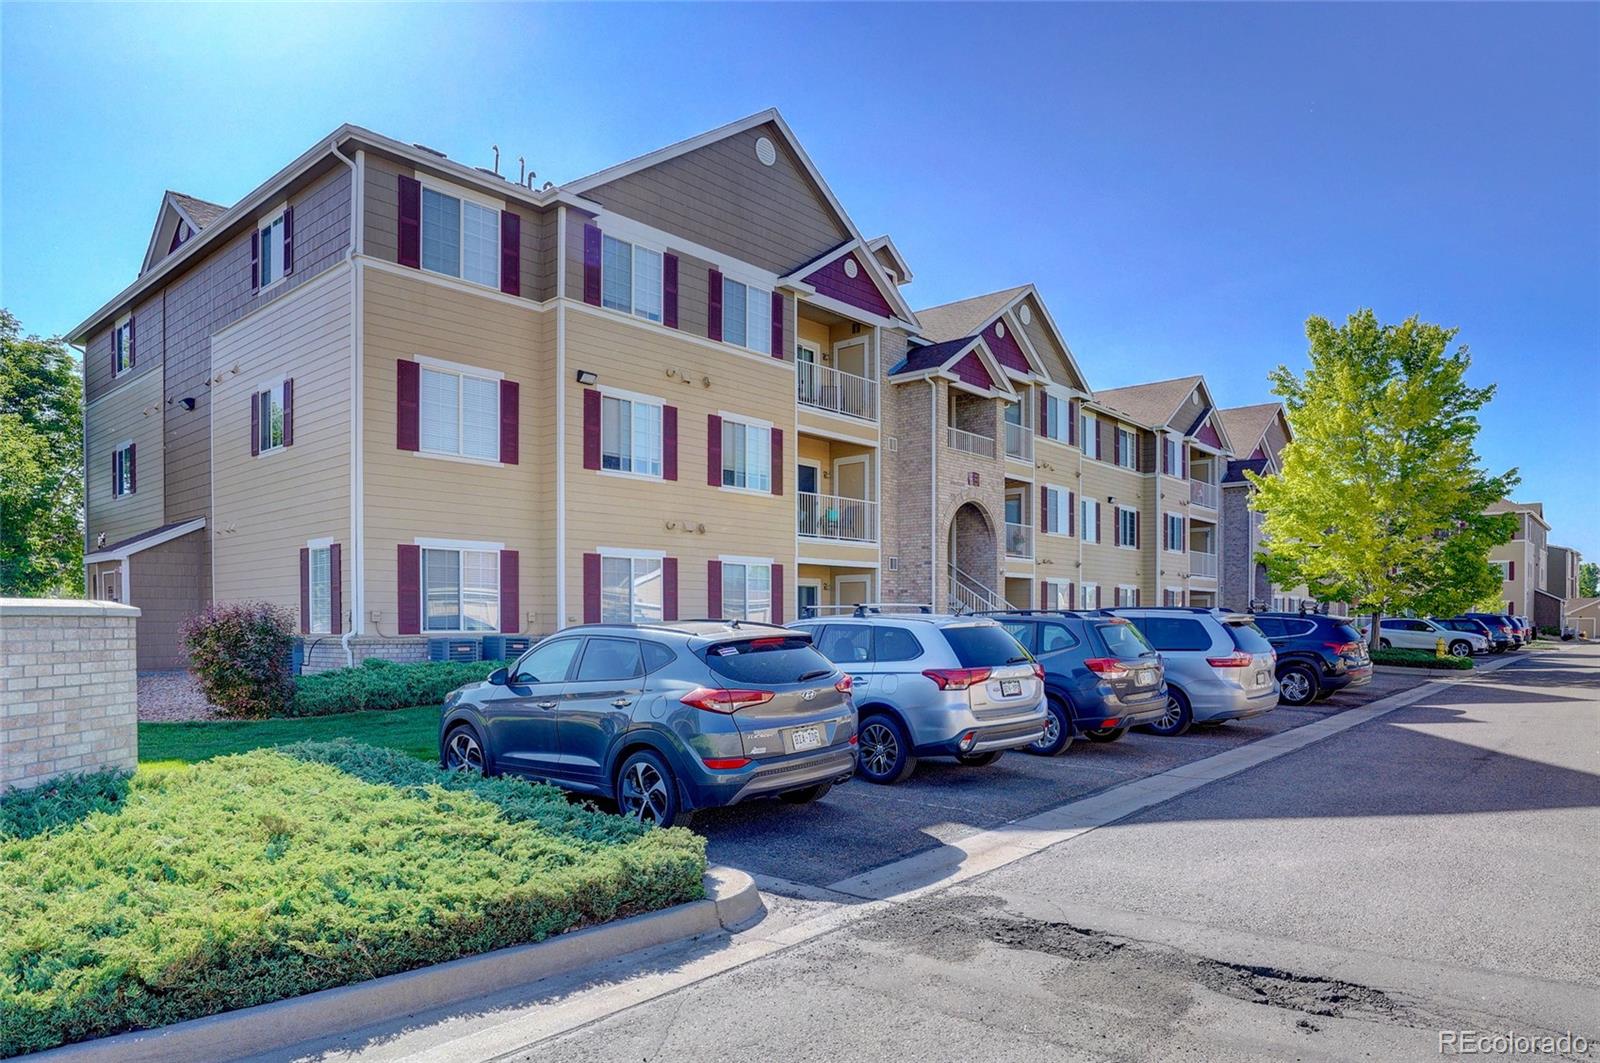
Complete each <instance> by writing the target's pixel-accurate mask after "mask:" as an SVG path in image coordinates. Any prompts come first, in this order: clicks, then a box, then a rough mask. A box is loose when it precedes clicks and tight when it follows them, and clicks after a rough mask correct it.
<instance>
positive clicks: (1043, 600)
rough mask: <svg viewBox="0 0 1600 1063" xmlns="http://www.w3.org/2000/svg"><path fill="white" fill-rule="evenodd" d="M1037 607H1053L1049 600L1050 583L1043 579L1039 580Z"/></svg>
mask: <svg viewBox="0 0 1600 1063" xmlns="http://www.w3.org/2000/svg"><path fill="white" fill-rule="evenodd" d="M1039 608H1040V609H1053V608H1055V605H1054V603H1052V602H1051V601H1050V584H1049V583H1047V582H1045V581H1044V580H1040V581H1039Z"/></svg>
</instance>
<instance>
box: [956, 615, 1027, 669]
mask: <svg viewBox="0 0 1600 1063" xmlns="http://www.w3.org/2000/svg"><path fill="white" fill-rule="evenodd" d="M944 637H945V640H946V641H947V642H949V643H950V648H951V649H952V650H954V651H955V654H956V660H957V661H960V662H961V667H963V668H999V667H1001V666H1002V665H1007V664H1021V663H1022V662H1023V661H1026V660H1028V659H1029V657H1028V651H1027V650H1025V649H1023V648H1022V646H1021V645H1020V644H1019V643H1018V642H1017V640H1016V639H1014V638H1012V637H1011V636H1010V634H1008V633H1007V632H1006V629H1005V628H1003V627H1001V626H1000V625H999V624H973V625H970V626H967V625H963V626H960V627H947V628H945V629H944Z"/></svg>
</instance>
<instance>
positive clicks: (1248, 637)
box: [1222, 620, 1273, 653]
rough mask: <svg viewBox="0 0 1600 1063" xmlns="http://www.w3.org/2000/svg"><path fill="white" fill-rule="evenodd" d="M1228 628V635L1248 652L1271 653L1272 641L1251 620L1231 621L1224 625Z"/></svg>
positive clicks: (1236, 644)
mask: <svg viewBox="0 0 1600 1063" xmlns="http://www.w3.org/2000/svg"><path fill="white" fill-rule="evenodd" d="M1222 626H1223V627H1225V628H1227V629H1228V636H1229V637H1230V638H1232V639H1233V644H1234V645H1235V646H1237V647H1239V648H1240V649H1241V650H1243V651H1244V652H1246V653H1271V652H1273V651H1272V643H1270V642H1268V641H1267V636H1265V635H1263V634H1262V633H1261V629H1260V628H1258V627H1256V626H1255V624H1253V623H1251V622H1250V621H1248V620H1246V621H1229V622H1227V623H1225V624H1223V625H1222Z"/></svg>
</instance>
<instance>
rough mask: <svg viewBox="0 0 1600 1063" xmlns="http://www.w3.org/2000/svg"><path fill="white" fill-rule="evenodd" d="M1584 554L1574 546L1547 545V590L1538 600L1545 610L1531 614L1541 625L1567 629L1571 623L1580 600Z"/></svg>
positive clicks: (1535, 604)
mask: <svg viewBox="0 0 1600 1063" xmlns="http://www.w3.org/2000/svg"><path fill="white" fill-rule="evenodd" d="M1582 564H1583V555H1582V554H1580V553H1578V551H1576V550H1574V549H1573V548H1572V547H1570V546H1556V545H1554V544H1551V545H1548V546H1546V547H1545V572H1544V587H1543V590H1544V591H1545V593H1544V594H1543V595H1541V596H1540V597H1539V598H1538V599H1537V600H1536V601H1535V603H1534V607H1535V608H1536V609H1539V610H1542V611H1541V612H1538V613H1535V614H1530V615H1532V616H1533V618H1534V622H1535V623H1537V624H1538V625H1539V626H1540V627H1553V628H1556V629H1557V630H1561V631H1564V630H1566V629H1567V628H1568V627H1569V626H1570V622H1571V615H1570V614H1571V610H1572V607H1573V605H1574V603H1576V602H1577V601H1578V568H1579V566H1581V565H1582Z"/></svg>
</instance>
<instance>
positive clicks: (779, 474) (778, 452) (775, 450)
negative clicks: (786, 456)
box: [772, 428, 783, 495]
mask: <svg viewBox="0 0 1600 1063" xmlns="http://www.w3.org/2000/svg"><path fill="white" fill-rule="evenodd" d="M772 493H773V494H775V495H781V494H783V429H781V428H774V429H773V430H772Z"/></svg>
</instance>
